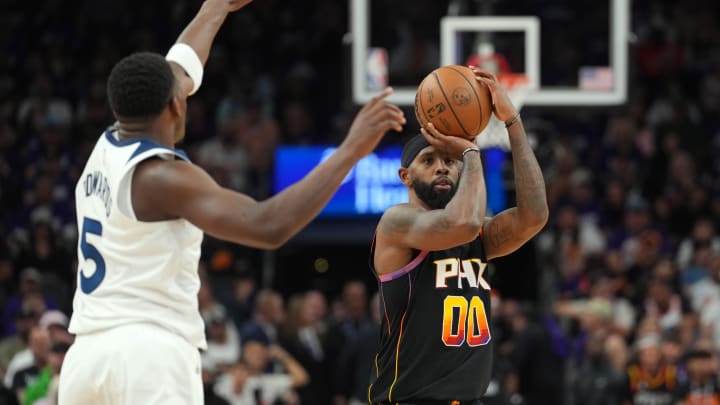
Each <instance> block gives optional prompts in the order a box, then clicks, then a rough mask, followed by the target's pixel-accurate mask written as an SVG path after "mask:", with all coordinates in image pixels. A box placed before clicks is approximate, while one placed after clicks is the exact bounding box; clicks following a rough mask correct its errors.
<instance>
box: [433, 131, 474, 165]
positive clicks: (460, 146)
mask: <svg viewBox="0 0 720 405" xmlns="http://www.w3.org/2000/svg"><path fill="white" fill-rule="evenodd" d="M420 132H421V133H422V136H424V137H425V139H426V140H427V141H428V142H429V143H430V145H432V146H434V147H435V148H436V149H439V150H442V151H445V152H447V153H449V154H450V156H452V157H453V158H455V159H458V160H462V159H463V156H462V153H463V151H464V150H465V149H467V148H475V147H477V145H476V144H475V141H474V140H472V141H471V140H469V139H465V138H461V137H459V136H450V135H445V134H443V133H442V132H440V131H438V130H437V128H435V125H433V124H432V123H428V124H427V126H426V127H425V128H420Z"/></svg>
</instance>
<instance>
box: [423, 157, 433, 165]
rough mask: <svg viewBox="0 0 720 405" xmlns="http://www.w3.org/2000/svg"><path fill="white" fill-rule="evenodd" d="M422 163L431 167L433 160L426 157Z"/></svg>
mask: <svg viewBox="0 0 720 405" xmlns="http://www.w3.org/2000/svg"><path fill="white" fill-rule="evenodd" d="M423 163H425V164H426V165H431V164H432V163H433V158H431V157H426V158H425V159H423Z"/></svg>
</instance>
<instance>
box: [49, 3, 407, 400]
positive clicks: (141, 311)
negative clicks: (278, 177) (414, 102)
mask: <svg viewBox="0 0 720 405" xmlns="http://www.w3.org/2000/svg"><path fill="white" fill-rule="evenodd" d="M249 2H250V0H206V1H205V2H204V3H203V5H202V6H201V8H200V11H199V12H198V14H197V15H196V16H195V18H194V19H193V20H192V21H191V22H190V24H189V25H188V26H187V27H186V29H185V30H184V31H183V32H182V34H181V35H180V37H179V38H178V41H177V43H176V44H175V45H174V46H173V47H172V48H171V49H170V51H169V52H168V54H167V55H166V56H165V57H163V56H161V55H158V54H152V53H139V54H133V55H131V56H128V57H126V58H125V59H123V60H121V61H120V62H119V63H118V64H117V65H115V67H114V68H113V70H112V72H111V73H110V77H109V79H108V97H109V101H110V107H111V108H112V111H113V114H114V116H115V118H116V119H117V122H116V124H115V125H114V126H113V127H111V128H109V129H108V130H106V131H105V132H104V133H103V134H102V135H101V136H100V138H99V139H98V141H97V144H96V145H95V148H94V150H93V152H92V154H91V155H90V158H89V159H88V162H87V165H86V166H85V169H84V171H83V174H82V176H81V178H80V180H79V182H78V185H77V188H76V190H75V198H76V205H77V217H78V228H79V243H78V261H79V269H78V286H77V290H76V292H75V297H74V301H73V315H72V319H71V322H70V331H71V332H72V333H75V334H76V335H77V338H76V341H75V344H74V345H73V346H72V347H71V349H70V350H69V352H68V353H67V356H66V357H65V362H64V365H63V368H62V371H61V375H60V393H59V401H60V404H61V405H74V404H133V405H135V404H138V405H139V404H143V405H151V404H172V405H182V404H202V402H203V393H202V382H201V376H200V357H199V354H198V348H200V349H203V348H205V347H206V341H205V335H204V327H203V321H202V319H201V318H200V315H199V312H198V303H197V292H198V289H199V286H200V281H199V278H198V274H197V266H198V260H199V257H200V243H201V241H202V236H203V231H204V232H207V233H209V234H210V235H213V236H214V237H217V238H221V239H225V240H229V241H233V242H236V243H239V244H244V245H247V246H252V247H257V248H276V247H278V246H280V245H282V244H283V243H284V242H285V241H287V240H288V239H289V238H290V237H292V236H293V235H295V234H296V233H297V232H299V231H300V230H301V229H302V228H303V227H304V226H305V225H307V224H308V222H310V221H311V220H312V219H313V218H314V217H315V216H316V215H317V214H318V213H319V212H320V210H321V209H322V207H323V206H324V205H325V204H326V203H327V201H328V200H329V199H330V197H331V196H332V194H333V193H334V192H335V191H336V190H337V188H338V187H339V186H340V183H341V181H342V180H343V178H344V177H345V175H346V174H347V173H348V172H349V171H350V169H351V168H352V166H353V165H354V164H355V163H356V162H357V161H358V160H359V159H360V158H362V157H363V156H365V155H367V154H368V153H370V152H371V151H372V150H373V149H374V148H375V146H376V145H377V144H378V142H379V141H380V139H381V138H382V136H383V135H384V134H385V133H386V132H387V131H388V130H391V129H392V130H396V131H401V129H402V125H403V124H404V123H405V118H404V117H403V113H402V111H401V110H400V109H399V108H398V107H396V106H394V105H392V104H388V103H386V102H385V101H384V100H383V99H384V98H385V97H386V96H387V95H389V94H390V93H391V90H390V89H386V90H385V91H384V92H383V93H382V94H381V95H380V96H378V97H377V98H375V99H373V100H372V101H370V102H369V103H368V104H367V105H365V106H364V107H363V108H362V109H361V110H360V112H359V113H358V115H357V117H356V118H355V121H354V122H353V124H352V126H351V128H350V130H349V133H348V135H347V137H346V138H345V140H344V141H343V142H342V144H341V145H340V146H339V148H338V149H337V151H336V152H335V153H334V154H333V155H332V156H331V157H330V158H329V159H327V160H326V161H324V162H323V163H322V164H320V165H319V166H318V167H316V168H315V169H314V170H313V171H312V172H311V173H310V174H308V175H307V176H306V177H305V178H304V179H303V180H301V181H300V182H298V183H297V184H295V185H293V186H292V187H290V188H288V189H287V190H285V191H283V192H282V193H280V194H278V195H276V196H274V197H272V198H270V199H268V200H266V201H261V202H258V201H254V200H253V199H251V198H250V197H248V196H246V195H242V194H239V193H236V192H233V191H230V190H228V189H224V188H222V187H220V186H219V185H218V184H217V183H215V182H214V181H213V179H212V178H210V176H209V175H208V174H207V173H206V172H204V171H203V170H202V169H201V168H200V167H198V166H195V165H193V164H192V163H190V162H189V161H188V158H187V156H186V155H185V154H184V153H183V152H181V151H179V150H175V149H174V145H175V144H176V143H177V142H178V141H180V140H181V139H182V138H183V136H184V134H185V117H186V107H187V104H186V98H187V96H189V95H191V94H193V93H194V92H195V91H196V90H197V89H198V87H199V86H200V81H201V79H202V70H203V65H204V63H205V61H206V60H207V57H208V54H209V50H210V46H211V43H212V41H213V39H214V37H215V35H216V34H217V32H218V30H219V28H220V26H221V25H222V23H223V21H224V20H225V18H226V16H227V14H228V13H230V12H232V11H235V10H238V9H240V8H242V7H243V6H245V5H246V4H247V3H249Z"/></svg>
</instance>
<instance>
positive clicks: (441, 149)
mask: <svg viewBox="0 0 720 405" xmlns="http://www.w3.org/2000/svg"><path fill="white" fill-rule="evenodd" d="M428 131H429V132H428ZM421 132H422V134H423V137H424V138H425V140H426V141H427V143H429V144H430V146H431V148H425V149H423V150H421V151H420V152H419V153H418V155H417V156H416V157H415V158H414V159H413V161H414V163H413V164H414V165H415V166H414V167H415V170H420V171H431V172H432V173H425V175H426V176H430V177H431V178H434V179H435V180H433V182H432V183H430V185H431V186H432V187H433V189H436V188H437V189H438V192H442V191H443V190H442V189H443V187H444V188H448V187H453V186H454V185H453V184H452V181H453V179H452V175H451V172H453V171H454V170H461V171H462V172H461V173H460V174H459V182H458V185H457V191H456V193H455V195H454V196H453V197H452V199H451V200H450V201H449V202H448V203H447V205H445V206H444V207H442V204H440V206H439V207H432V206H429V207H421V206H418V205H415V204H402V205H398V206H395V207H392V208H390V209H388V210H387V211H386V212H385V214H384V215H383V217H382V218H381V219H380V223H379V226H378V233H377V238H378V243H382V244H384V245H391V246H398V247H403V248H412V249H418V250H441V249H448V248H451V247H454V246H458V245H461V244H463V243H467V242H469V241H472V240H474V239H475V238H477V236H478V234H479V232H480V228H481V226H482V223H483V220H484V217H485V210H486V206H487V198H486V193H485V177H484V175H483V170H482V162H481V160H480V153H479V149H478V148H477V146H476V145H475V144H474V143H473V142H472V141H469V140H467V139H463V138H459V137H454V136H446V135H443V134H442V133H440V132H439V131H437V129H436V128H435V127H434V126H432V124H428V130H427V131H426V130H425V129H421ZM418 139H419V138H418ZM460 162H462V163H460ZM455 165H457V166H458V167H453V166H455ZM456 175H457V174H456ZM400 176H401V178H402V180H403V182H404V183H406V185H407V186H408V187H409V188H411V189H413V190H415V191H414V192H415V193H416V194H417V193H419V191H418V185H417V184H415V185H413V182H419V181H420V180H419V179H418V178H414V176H413V175H412V174H411V173H410V172H409V169H408V168H407V167H404V168H401V169H400ZM420 199H421V200H422V198H420ZM425 205H428V204H427V203H426V204H425ZM426 208H430V209H426Z"/></svg>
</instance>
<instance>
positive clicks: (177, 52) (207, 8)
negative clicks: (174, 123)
mask: <svg viewBox="0 0 720 405" xmlns="http://www.w3.org/2000/svg"><path fill="white" fill-rule="evenodd" d="M250 2H252V0H205V1H204V2H203V4H202V6H201V7H200V10H199V11H198V13H197V14H196V15H195V18H193V19H192V21H190V23H189V24H188V25H187V27H185V29H184V30H183V32H182V33H181V34H180V36H179V37H178V39H177V41H175V45H173V47H172V48H170V51H169V52H168V54H167V59H168V61H170V62H171V63H170V65H171V66H172V69H173V73H174V74H175V77H176V78H177V79H178V81H179V83H180V88H181V89H182V90H183V91H184V92H185V94H187V95H191V94H193V93H195V92H196V91H197V89H198V88H199V87H200V83H201V82H202V76H203V67H204V66H205V62H207V59H208V56H209V55H210V47H211V46H212V43H213V40H214V39H215V36H216V35H217V33H218V31H219V30H220V27H221V26H222V24H223V22H224V21H225V18H226V17H227V15H228V14H229V13H231V12H233V11H236V10H239V9H241V8H243V7H245V6H246V5H247V4H249V3H250Z"/></svg>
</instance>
